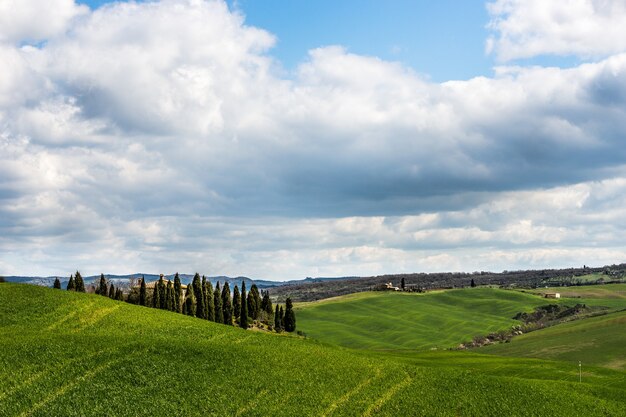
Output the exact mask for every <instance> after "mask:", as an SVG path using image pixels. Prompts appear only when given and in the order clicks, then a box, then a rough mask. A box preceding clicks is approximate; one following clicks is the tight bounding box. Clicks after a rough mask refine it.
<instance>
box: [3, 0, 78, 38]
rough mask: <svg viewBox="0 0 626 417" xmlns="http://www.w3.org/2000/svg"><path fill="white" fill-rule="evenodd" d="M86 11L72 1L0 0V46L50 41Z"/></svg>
mask: <svg viewBox="0 0 626 417" xmlns="http://www.w3.org/2000/svg"><path fill="white" fill-rule="evenodd" d="M87 10H88V8H87V7H86V6H79V5H77V4H76V3H74V0H0V42H2V41H8V42H15V43H19V42H22V41H25V42H37V41H42V40H45V39H50V38H52V37H54V36H57V35H60V34H62V33H63V32H64V31H65V30H66V29H67V27H68V25H69V24H70V22H71V20H72V19H73V18H75V17H77V16H80V15H83V14H85V13H87Z"/></svg>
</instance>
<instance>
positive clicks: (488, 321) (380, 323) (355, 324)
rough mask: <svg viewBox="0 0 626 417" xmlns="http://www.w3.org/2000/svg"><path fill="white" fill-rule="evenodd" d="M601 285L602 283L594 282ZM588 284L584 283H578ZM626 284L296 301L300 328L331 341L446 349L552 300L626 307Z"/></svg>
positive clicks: (367, 294)
mask: <svg viewBox="0 0 626 417" xmlns="http://www.w3.org/2000/svg"><path fill="white" fill-rule="evenodd" d="M594 287H598V286H594ZM576 288H585V287H576ZM624 289H626V285H624V284H614V285H605V286H602V288H601V289H595V290H594V289H591V288H590V289H587V290H586V292H581V294H583V297H584V298H575V299H567V298H563V299H560V300H554V299H545V298H542V297H539V296H537V295H534V294H530V293H525V292H522V291H511V290H500V289H496V288H472V289H459V290H449V291H433V292H428V293H425V294H417V293H395V292H365V293H357V294H350V295H347V296H342V297H336V298H331V299H327V300H322V301H316V302H311V303H300V304H297V305H296V311H297V316H298V329H299V330H301V331H303V332H305V333H306V335H307V336H309V337H312V338H314V339H318V340H321V341H324V342H327V343H330V344H335V345H340V346H346V347H352V348H363V349H383V350H390V349H392V350H395V349H415V350H425V349H435V348H437V349H441V348H451V347H456V346H458V345H459V344H460V343H462V342H466V341H470V340H471V339H472V338H473V337H474V336H480V335H487V334H489V333H491V332H495V331H498V330H506V329H509V328H510V327H511V326H513V325H516V324H520V322H519V321H517V320H514V319H513V316H515V314H516V313H518V312H524V311H525V312H529V311H532V310H533V309H534V308H535V307H538V306H540V305H545V304H548V303H561V304H568V305H575V304H576V303H586V304H588V305H590V306H605V307H608V308H610V309H611V310H618V309H623V308H626V296H623V291H624Z"/></svg>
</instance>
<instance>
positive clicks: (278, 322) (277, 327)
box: [274, 304, 283, 332]
mask: <svg viewBox="0 0 626 417" xmlns="http://www.w3.org/2000/svg"><path fill="white" fill-rule="evenodd" d="M278 307H279V306H278V304H276V312H275V313H274V330H276V331H277V332H282V330H283V323H282V321H281V320H280V310H279V309H278Z"/></svg>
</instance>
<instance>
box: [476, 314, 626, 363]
mask: <svg viewBox="0 0 626 417" xmlns="http://www.w3.org/2000/svg"><path fill="white" fill-rule="evenodd" d="M479 352H481V353H494V354H497V355H511V356H528V357H533V358H545V359H557V360H561V361H571V362H574V363H578V361H582V362H583V363H584V365H585V366H587V365H595V366H606V367H609V368H613V369H620V370H623V371H626V311H622V312H619V313H613V314H607V315H605V316H600V317H593V318H589V319H585V320H579V321H574V322H571V323H565V324H560V325H558V326H554V327H550V328H547V329H543V330H540V331H536V332H532V333H528V334H525V335H521V336H519V337H515V338H513V340H512V341H511V343H506V344H497V345H492V346H485V347H483V348H481V349H480V350H479Z"/></svg>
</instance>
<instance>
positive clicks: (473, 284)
mask: <svg viewBox="0 0 626 417" xmlns="http://www.w3.org/2000/svg"><path fill="white" fill-rule="evenodd" d="M475 286H476V283H475V282H474V278H472V282H471V283H470V287H472V288H474V287H475Z"/></svg>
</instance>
